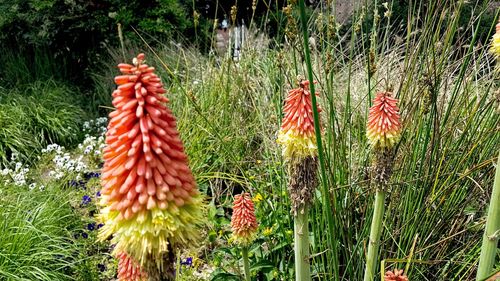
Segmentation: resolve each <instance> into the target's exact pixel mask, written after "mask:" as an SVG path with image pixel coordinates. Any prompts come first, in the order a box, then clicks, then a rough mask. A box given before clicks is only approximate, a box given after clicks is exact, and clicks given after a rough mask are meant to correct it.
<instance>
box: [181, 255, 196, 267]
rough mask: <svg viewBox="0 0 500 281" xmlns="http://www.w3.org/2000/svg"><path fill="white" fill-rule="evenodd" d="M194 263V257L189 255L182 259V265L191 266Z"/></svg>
mask: <svg viewBox="0 0 500 281" xmlns="http://www.w3.org/2000/svg"><path fill="white" fill-rule="evenodd" d="M192 264H193V258H192V257H189V258H186V259H185V260H183V261H181V265H186V266H191V265H192Z"/></svg>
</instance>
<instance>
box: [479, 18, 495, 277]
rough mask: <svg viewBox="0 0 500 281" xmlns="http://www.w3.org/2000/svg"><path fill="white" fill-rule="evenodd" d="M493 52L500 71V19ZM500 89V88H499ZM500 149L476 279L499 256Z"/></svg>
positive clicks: (486, 274) (487, 273) (488, 271)
mask: <svg viewBox="0 0 500 281" xmlns="http://www.w3.org/2000/svg"><path fill="white" fill-rule="evenodd" d="M490 51H491V53H492V54H493V55H494V56H495V58H496V60H497V66H496V67H497V68H496V69H497V72H496V73H495V74H496V75H499V72H500V21H499V22H498V23H497V25H496V33H495V35H493V40H492V42H491V49H490ZM497 91H500V89H497ZM499 168H500V151H499V154H498V159H497V166H496V172H495V180H494V182H493V189H492V191H491V199H490V206H489V208H488V216H487V218H486V226H485V229H484V234H483V243H482V246H481V255H480V257H479V266H478V269H477V274H476V280H478V281H479V280H485V279H486V278H487V277H489V276H490V275H491V274H492V273H493V272H492V271H493V268H494V266H495V258H496V256H497V252H498V251H497V246H498V239H499V238H500V169H499Z"/></svg>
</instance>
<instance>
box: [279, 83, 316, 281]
mask: <svg viewBox="0 0 500 281" xmlns="http://www.w3.org/2000/svg"><path fill="white" fill-rule="evenodd" d="M319 111H320V110H318V112H319ZM284 114H285V116H284V118H283V123H282V125H281V129H280V131H279V133H278V139H277V142H278V143H279V144H280V145H281V146H282V148H283V150H282V153H283V158H284V159H285V162H286V163H287V164H288V173H289V181H288V192H289V195H290V200H291V204H292V214H293V217H294V221H295V224H294V235H295V237H294V243H295V274H296V280H302V281H304V280H310V265H309V225H308V219H307V215H308V210H309V207H310V206H311V204H312V201H313V197H314V190H315V188H316V185H317V183H318V178H317V168H318V159H317V155H318V147H317V145H316V136H315V130H314V119H313V108H312V100H311V93H310V91H309V81H303V82H300V87H299V88H297V89H293V90H291V91H289V92H288V96H287V98H286V100H285V107H284Z"/></svg>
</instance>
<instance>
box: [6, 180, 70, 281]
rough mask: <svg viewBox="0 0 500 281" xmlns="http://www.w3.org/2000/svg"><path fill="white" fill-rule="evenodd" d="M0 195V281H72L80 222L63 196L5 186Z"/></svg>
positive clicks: (56, 193) (55, 193)
mask: <svg viewBox="0 0 500 281" xmlns="http://www.w3.org/2000/svg"><path fill="white" fill-rule="evenodd" d="M48 188H56V187H53V186H50V187H48ZM0 192H1V194H2V196H0V229H2V235H0V279H2V280H12V281H13V280H46V281H52V280H72V273H71V269H72V268H73V267H74V263H75V262H76V260H77V259H76V258H77V255H76V253H78V251H80V249H79V245H78V244H75V243H74V242H73V241H72V239H71V238H70V237H71V230H72V229H74V228H75V227H76V225H75V224H76V222H78V221H79V218H78V217H77V216H76V215H75V214H74V213H73V212H72V211H71V209H70V206H69V203H68V199H67V198H66V197H65V195H64V194H61V193H58V192H56V191H54V192H47V191H38V190H33V191H30V192H27V191H26V190H23V189H19V187H11V186H5V185H2V186H0Z"/></svg>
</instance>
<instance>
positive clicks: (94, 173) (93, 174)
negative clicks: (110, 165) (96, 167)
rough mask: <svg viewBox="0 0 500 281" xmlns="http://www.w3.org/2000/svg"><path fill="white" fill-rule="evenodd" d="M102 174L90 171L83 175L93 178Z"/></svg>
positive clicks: (86, 177)
mask: <svg viewBox="0 0 500 281" xmlns="http://www.w3.org/2000/svg"><path fill="white" fill-rule="evenodd" d="M100 176H101V173H99V172H89V173H85V174H84V175H83V177H84V178H85V179H87V180H89V179H91V178H98V177H100Z"/></svg>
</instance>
